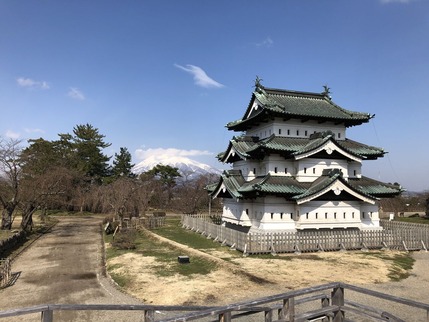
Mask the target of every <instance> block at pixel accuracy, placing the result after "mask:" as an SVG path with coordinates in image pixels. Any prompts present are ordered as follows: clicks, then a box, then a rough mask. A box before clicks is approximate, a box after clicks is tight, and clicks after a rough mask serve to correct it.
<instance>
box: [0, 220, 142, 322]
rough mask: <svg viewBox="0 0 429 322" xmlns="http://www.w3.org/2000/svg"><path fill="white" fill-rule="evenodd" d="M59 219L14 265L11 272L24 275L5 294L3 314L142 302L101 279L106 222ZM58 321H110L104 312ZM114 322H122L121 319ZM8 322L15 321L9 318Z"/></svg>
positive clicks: (0, 295)
mask: <svg viewBox="0 0 429 322" xmlns="http://www.w3.org/2000/svg"><path fill="white" fill-rule="evenodd" d="M58 219H59V223H58V224H57V225H56V226H55V227H54V228H53V230H52V232H51V233H49V234H46V235H44V236H42V237H41V238H40V239H39V240H37V241H36V242H35V243H34V244H33V245H32V246H31V247H30V248H29V249H27V250H26V251H25V252H24V253H23V254H21V255H20V256H19V257H18V258H17V259H16V260H15V261H14V262H13V264H12V271H13V273H15V274H19V276H18V278H17V280H16V282H15V284H14V285H13V286H11V287H8V288H6V289H3V290H0V309H1V310H6V309H13V308H20V307H28V306H34V305H39V304H102V303H103V304H138V303H140V302H139V301H137V300H136V299H134V298H132V297H131V296H127V295H125V294H123V293H122V292H119V291H118V290H117V289H115V288H114V287H112V285H111V283H110V282H109V280H107V278H105V277H103V275H102V266H101V263H102V258H101V255H102V251H101V250H102V240H101V233H100V232H101V226H100V224H101V219H100V218H94V217H59V218H58ZM140 304H141V303H140ZM108 315H109V317H114V316H115V315H112V313H109V314H108ZM54 318H55V320H56V321H96V320H101V319H102V320H108V319H106V318H107V316H104V318H103V316H102V315H101V314H100V313H99V312H92V311H83V312H60V313H58V314H54ZM113 320H115V321H120V320H121V318H120V315H119V316H116V317H115V318H114V319H113ZM126 320H127V321H129V320H130V317H127V319H126ZM0 321H3V320H0ZM7 321H14V320H13V319H11V318H7ZM15 321H40V316H37V315H28V316H22V317H19V318H17V319H16V320H15ZM136 321H140V319H139V318H136Z"/></svg>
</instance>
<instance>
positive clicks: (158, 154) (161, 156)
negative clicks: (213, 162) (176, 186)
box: [135, 148, 212, 161]
mask: <svg viewBox="0 0 429 322" xmlns="http://www.w3.org/2000/svg"><path fill="white" fill-rule="evenodd" d="M135 155H136V158H137V159H138V160H145V159H148V158H150V159H154V160H160V161H161V160H165V159H168V158H171V157H195V156H201V155H212V153H211V152H209V151H203V150H180V149H175V148H168V149H163V148H156V149H146V150H145V149H137V150H136V151H135Z"/></svg>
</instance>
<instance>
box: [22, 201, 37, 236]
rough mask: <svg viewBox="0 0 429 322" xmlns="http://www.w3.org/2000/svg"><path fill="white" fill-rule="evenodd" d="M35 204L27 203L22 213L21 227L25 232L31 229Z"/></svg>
mask: <svg viewBox="0 0 429 322" xmlns="http://www.w3.org/2000/svg"><path fill="white" fill-rule="evenodd" d="M36 209H37V208H36V206H34V205H33V204H29V205H27V207H25V209H24V212H23V214H22V221H21V229H22V230H24V231H27V232H30V231H32V230H33V214H34V212H35V211H36Z"/></svg>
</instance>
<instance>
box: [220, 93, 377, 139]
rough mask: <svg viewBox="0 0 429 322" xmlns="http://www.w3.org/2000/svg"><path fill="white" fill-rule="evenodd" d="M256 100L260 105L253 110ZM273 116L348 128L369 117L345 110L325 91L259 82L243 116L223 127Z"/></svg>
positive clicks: (249, 124) (236, 126)
mask: <svg viewBox="0 0 429 322" xmlns="http://www.w3.org/2000/svg"><path fill="white" fill-rule="evenodd" d="M255 100H258V101H259V102H260V103H261V104H262V106H260V108H258V109H257V110H256V111H254V110H253V111H252V106H253V103H254V101H255ZM272 116H279V117H283V118H297V119H303V120H310V119H312V120H320V121H333V122H337V123H338V122H340V123H344V125H345V126H347V127H349V126H354V125H359V124H362V123H366V122H368V121H369V120H370V119H371V117H372V116H371V115H370V114H368V113H361V112H355V111H350V110H347V109H344V108H342V107H340V106H338V105H337V104H335V103H334V102H333V101H332V100H331V99H330V98H329V96H327V95H326V94H324V93H322V94H319V93H309V92H299V91H290V90H282V89H274V88H265V87H263V86H261V85H259V86H258V87H256V89H255V91H254V92H253V94H252V98H251V100H250V103H249V105H248V107H247V110H246V113H245V114H244V116H243V117H242V119H240V120H237V121H233V122H230V123H228V124H227V125H226V126H227V128H228V129H229V130H234V131H243V130H246V129H248V128H251V127H252V124H254V123H255V122H256V123H258V122H260V121H264V120H265V119H267V118H269V117H272Z"/></svg>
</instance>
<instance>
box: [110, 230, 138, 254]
mask: <svg viewBox="0 0 429 322" xmlns="http://www.w3.org/2000/svg"><path fill="white" fill-rule="evenodd" d="M136 238H137V231H136V230H135V229H122V230H120V231H119V232H118V233H117V234H116V236H115V237H114V239H113V241H112V246H113V247H115V248H118V249H135V248H136Z"/></svg>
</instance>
